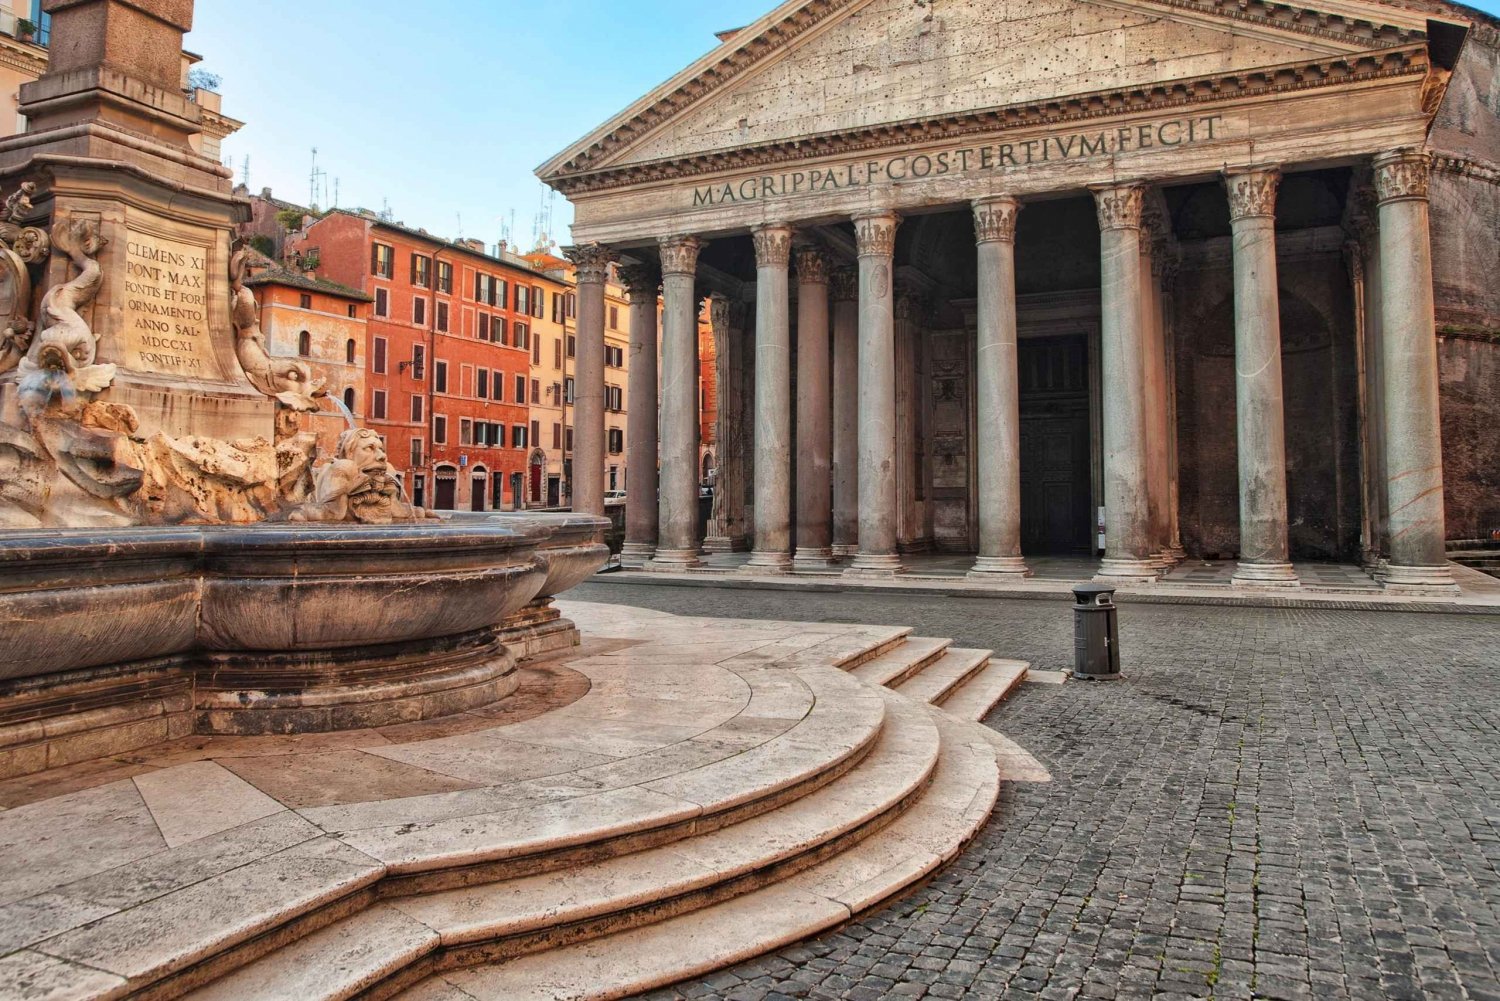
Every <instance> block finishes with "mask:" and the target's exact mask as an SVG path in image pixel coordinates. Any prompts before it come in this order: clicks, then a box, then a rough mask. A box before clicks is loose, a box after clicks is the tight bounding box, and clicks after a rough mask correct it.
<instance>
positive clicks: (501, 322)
mask: <svg viewBox="0 0 1500 1001" xmlns="http://www.w3.org/2000/svg"><path fill="white" fill-rule="evenodd" d="M490 340H492V341H494V342H495V343H496V344H509V343H510V340H509V339H508V338H507V337H506V335H505V317H503V316H497V317H495V318H494V319H493V320H491V321H490Z"/></svg>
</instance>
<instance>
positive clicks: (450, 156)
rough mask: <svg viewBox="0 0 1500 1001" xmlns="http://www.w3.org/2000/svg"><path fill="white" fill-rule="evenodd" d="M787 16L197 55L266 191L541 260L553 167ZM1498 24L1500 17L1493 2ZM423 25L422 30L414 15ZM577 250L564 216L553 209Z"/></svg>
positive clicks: (456, 8)
mask: <svg viewBox="0 0 1500 1001" xmlns="http://www.w3.org/2000/svg"><path fill="white" fill-rule="evenodd" d="M774 3H775V0H708V2H704V0H609V2H606V0H544V2H541V3H537V2H525V0H418V2H416V3H413V2H411V0H405V2H397V0H298V2H294V0H258V2H256V3H254V4H253V5H251V6H245V5H243V4H236V3H231V2H229V0H199V2H198V4H197V13H196V19H195V26H194V30H193V32H192V33H191V34H190V35H189V36H188V39H187V42H186V45H187V48H189V49H190V50H192V51H194V52H197V53H199V54H201V55H202V56H203V57H204V61H203V64H202V66H203V68H204V69H206V70H209V71H210V72H213V73H217V74H218V75H219V76H220V77H222V79H223V84H222V90H223V94H224V112H225V113H226V114H228V115H231V116H233V117H235V118H238V119H241V120H243V121H245V122H246V123H247V124H246V126H245V128H244V129H243V130H241V131H240V132H239V133H238V134H237V135H235V136H232V137H230V139H229V140H228V141H227V142H226V143H225V147H224V149H225V155H226V159H227V160H229V161H230V163H231V164H232V166H233V167H234V169H235V171H236V175H237V176H238V175H239V173H240V171H241V168H242V164H243V159H244V157H245V156H247V155H248V156H249V158H250V171H249V180H250V186H251V188H252V190H255V191H259V190H260V189H261V188H263V187H270V188H272V189H273V190H274V191H275V192H276V194H277V195H279V196H281V197H284V198H287V199H289V200H293V201H303V202H305V201H307V200H308V197H309V180H310V178H309V175H310V174H311V171H312V165H313V161H312V149H313V147H315V146H316V147H317V149H318V156H317V163H318V167H319V169H321V170H323V171H326V174H327V177H326V181H325V183H326V195H325V194H323V193H322V189H321V188H320V194H319V196H318V199H317V200H318V201H319V203H320V204H323V205H324V206H327V205H328V204H329V203H330V202H331V201H332V195H333V191H334V180H335V178H337V181H338V203H339V204H340V205H343V206H365V207H368V208H373V209H376V210H379V209H380V208H381V207H382V205H383V204H385V203H388V204H389V206H390V208H391V211H392V212H393V213H394V215H395V218H396V219H397V220H399V221H402V222H405V223H406V224H407V225H409V226H421V227H425V228H426V229H428V230H430V231H432V232H433V233H438V234H441V235H444V236H448V237H454V236H459V235H463V236H470V237H478V238H480V239H483V240H484V241H485V242H486V243H494V242H495V241H496V240H498V239H500V238H501V235H502V232H503V230H504V228H505V227H507V226H510V225H511V220H512V215H513V217H514V225H513V227H512V228H511V232H512V234H513V238H514V240H515V241H516V242H519V243H523V244H526V245H527V246H528V247H529V245H530V244H531V241H532V238H533V234H534V232H535V230H536V223H537V218H538V215H539V213H540V211H541V210H542V208H543V205H544V200H545V198H546V195H545V189H544V188H543V187H542V185H541V183H540V182H539V181H537V180H536V178H535V176H534V175H533V173H532V171H533V170H534V169H535V168H536V167H537V165H539V164H540V163H541V162H542V161H543V160H546V159H547V158H548V157H550V156H552V155H553V154H554V153H557V152H559V151H560V150H562V149H563V148H564V147H566V146H567V145H568V144H569V143H571V142H572V141H573V140H575V139H578V138H579V137H581V136H582V135H583V134H584V133H585V132H587V131H588V130H590V129H592V128H593V127H594V126H596V125H598V124H599V123H601V122H603V121H604V120H605V119H607V118H609V117H610V116H611V115H613V114H614V113H615V112H617V111H619V110H620V109H622V108H623V107H625V105H627V104H629V103H630V102H631V101H633V100H635V99H636V98H637V97H639V96H640V95H641V94H644V93H646V92H647V91H648V90H650V89H651V88H652V87H654V86H656V85H657V84H659V83H661V82H662V81H664V80H666V79H667V78H668V77H670V76H671V75H672V74H674V73H676V72H677V71H678V70H679V69H681V68H682V67H684V66H686V65H687V64H688V63H690V62H692V61H693V60H694V59H696V58H698V57H699V56H701V55H702V54H703V53H705V52H707V51H708V50H709V49H711V48H713V46H714V45H715V44H716V40H715V39H714V32H715V31H718V30H721V29H724V28H734V27H739V26H741V25H744V24H748V23H749V22H751V21H753V20H755V19H756V18H757V17H759V16H760V15H762V14H764V13H765V12H766V11H768V10H770V9H771V8H772V7H773V6H774ZM1477 6H1479V7H1480V8H1481V9H1483V10H1487V11H1491V12H1500V0H1481V2H1480V3H1478V4H1477ZM414 11H415V12H416V13H415V14H414V13H413V12H414ZM552 216H553V225H552V227H551V232H552V235H553V237H554V238H555V239H557V240H558V241H559V242H566V241H567V222H568V220H569V218H570V213H569V211H568V206H567V204H566V202H564V201H563V199H562V197H561V196H557V197H556V198H555V200H553V203H552Z"/></svg>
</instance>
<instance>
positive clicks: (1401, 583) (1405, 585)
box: [1380, 563, 1461, 596]
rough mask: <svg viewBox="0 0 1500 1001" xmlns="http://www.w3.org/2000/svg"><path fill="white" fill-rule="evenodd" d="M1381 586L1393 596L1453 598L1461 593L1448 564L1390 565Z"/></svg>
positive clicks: (1382, 578) (1383, 576)
mask: <svg viewBox="0 0 1500 1001" xmlns="http://www.w3.org/2000/svg"><path fill="white" fill-rule="evenodd" d="M1380 583H1381V586H1383V587H1384V588H1385V589H1386V590H1387V591H1389V592H1391V593H1392V594H1432V595H1448V596H1453V595H1456V594H1459V593H1461V589H1460V588H1459V586H1458V585H1457V584H1456V583H1454V581H1453V571H1452V570H1450V569H1449V568H1448V566H1447V564H1444V565H1442V566H1435V567H1419V566H1402V565H1401V564H1399V563H1391V564H1388V565H1387V566H1386V568H1385V573H1384V574H1383V575H1382V577H1381V581H1380Z"/></svg>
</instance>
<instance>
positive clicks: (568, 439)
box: [563, 428, 573, 452]
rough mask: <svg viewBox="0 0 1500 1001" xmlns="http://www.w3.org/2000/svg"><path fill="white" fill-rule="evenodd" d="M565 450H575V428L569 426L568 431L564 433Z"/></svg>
mask: <svg viewBox="0 0 1500 1001" xmlns="http://www.w3.org/2000/svg"><path fill="white" fill-rule="evenodd" d="M563 450H564V451H567V452H571V451H573V429H572V428H568V429H567V431H566V432H564V434H563Z"/></svg>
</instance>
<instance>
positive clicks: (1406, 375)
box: [1373, 149, 1457, 592]
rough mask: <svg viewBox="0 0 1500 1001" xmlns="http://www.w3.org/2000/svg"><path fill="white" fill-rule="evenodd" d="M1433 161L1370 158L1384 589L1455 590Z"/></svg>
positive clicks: (1403, 153) (1409, 153) (1400, 154)
mask: <svg viewBox="0 0 1500 1001" xmlns="http://www.w3.org/2000/svg"><path fill="white" fill-rule="evenodd" d="M1429 164H1430V158H1429V157H1428V155H1427V154H1426V153H1424V152H1421V151H1419V150H1414V149H1399V150H1394V151H1392V152H1390V153H1382V154H1380V155H1379V156H1377V157H1375V160H1374V164H1373V166H1374V168H1375V193H1376V195H1377V197H1378V198H1379V202H1378V207H1377V214H1378V216H1379V224H1380V262H1381V275H1380V281H1381V286H1380V297H1381V309H1380V322H1381V331H1380V350H1381V355H1382V360H1383V363H1384V364H1383V365H1382V368H1383V373H1382V374H1383V378H1384V383H1385V386H1384V389H1385V393H1384V401H1383V402H1384V405H1385V406H1384V418H1385V420H1384V424H1385V429H1384V435H1383V438H1384V440H1385V476H1386V480H1385V486H1386V496H1387V498H1388V501H1387V508H1388V510H1389V512H1390V515H1389V517H1390V522H1389V525H1388V529H1387V530H1388V533H1389V534H1388V543H1387V544H1388V546H1389V548H1390V565H1389V567H1388V568H1387V570H1386V574H1385V585H1386V587H1389V588H1396V589H1419V590H1442V591H1450V592H1451V591H1456V590H1457V585H1455V584H1454V583H1453V575H1452V573H1451V571H1449V569H1448V562H1447V555H1446V540H1447V532H1446V529H1445V526H1444V522H1443V441H1442V425H1441V421H1440V419H1439V414H1438V364H1437V321H1436V317H1435V315H1434V309H1433V302H1432V242H1431V237H1430V235H1429V232H1428V215H1427V214H1428V208H1427V183H1428V171H1429Z"/></svg>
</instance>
